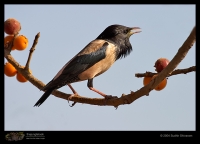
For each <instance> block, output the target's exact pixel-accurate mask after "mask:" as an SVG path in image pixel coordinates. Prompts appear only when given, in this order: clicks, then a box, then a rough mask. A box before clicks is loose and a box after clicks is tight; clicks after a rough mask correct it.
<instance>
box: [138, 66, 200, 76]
mask: <svg viewBox="0 0 200 144" xmlns="http://www.w3.org/2000/svg"><path fill="white" fill-rule="evenodd" d="M193 71H196V66H191V67H189V68H185V69H176V70H174V71H173V72H172V73H171V74H168V75H167V77H170V76H173V75H177V74H187V73H189V72H193ZM155 74H158V73H152V72H148V71H147V72H146V73H136V74H135V77H137V78H141V77H152V76H154V75H155Z"/></svg>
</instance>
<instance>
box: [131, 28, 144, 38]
mask: <svg viewBox="0 0 200 144" xmlns="http://www.w3.org/2000/svg"><path fill="white" fill-rule="evenodd" d="M141 31H142V30H141V28H139V27H132V28H131V30H130V32H129V35H130V36H131V35H132V34H135V33H139V32H141Z"/></svg>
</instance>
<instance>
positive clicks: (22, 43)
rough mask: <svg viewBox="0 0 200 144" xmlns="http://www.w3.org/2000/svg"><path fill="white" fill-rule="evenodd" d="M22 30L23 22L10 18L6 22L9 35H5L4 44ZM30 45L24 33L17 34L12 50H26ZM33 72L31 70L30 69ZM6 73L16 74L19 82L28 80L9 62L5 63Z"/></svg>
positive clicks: (8, 74) (6, 31) (9, 74)
mask: <svg viewBox="0 0 200 144" xmlns="http://www.w3.org/2000/svg"><path fill="white" fill-rule="evenodd" d="M20 30H21V24H20V22H19V21H17V20H16V19H14V18H9V19H7V20H6V21H5V22H4V32H5V33H6V34H7V36H5V37H4V46H5V45H6V44H8V43H9V42H10V41H12V40H13V38H14V35H16V34H19V31H20ZM27 46H28V39H27V38H26V37H25V36H24V35H17V36H16V37H15V39H14V41H13V47H12V49H11V50H15V49H16V50H19V51H22V50H25V49H26V48H27ZM29 72H31V70H29ZM4 74H5V75H6V76H8V77H13V76H15V75H16V78H17V80H18V81H19V82H27V79H26V78H25V77H24V76H23V75H22V74H20V73H19V72H18V71H17V70H16V69H15V67H14V66H13V65H12V64H11V63H9V62H6V63H5V64H4Z"/></svg>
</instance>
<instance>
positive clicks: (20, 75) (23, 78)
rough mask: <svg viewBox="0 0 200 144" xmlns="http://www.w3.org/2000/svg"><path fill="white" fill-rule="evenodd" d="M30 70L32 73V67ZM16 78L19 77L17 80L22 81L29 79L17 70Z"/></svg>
mask: <svg viewBox="0 0 200 144" xmlns="http://www.w3.org/2000/svg"><path fill="white" fill-rule="evenodd" d="M29 72H30V73H32V71H31V70H30V69H29ZM16 78H17V80H18V81H19V82H22V83H24V82H27V81H28V80H27V79H26V78H25V77H24V76H23V75H22V74H21V73H19V72H17V76H16Z"/></svg>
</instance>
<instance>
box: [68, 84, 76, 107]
mask: <svg viewBox="0 0 200 144" xmlns="http://www.w3.org/2000/svg"><path fill="white" fill-rule="evenodd" d="M67 85H68V86H69V88H70V89H71V90H72V92H73V93H74V94H72V95H70V96H69V97H68V103H69V100H70V99H71V98H72V97H73V96H75V95H78V93H77V92H76V91H75V89H74V88H73V87H72V86H71V84H67ZM75 104H76V102H74V103H73V104H72V105H71V106H70V105H69V106H70V107H73V106H74V105H75Z"/></svg>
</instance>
